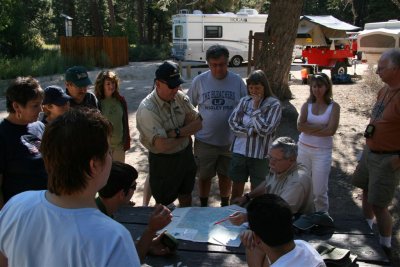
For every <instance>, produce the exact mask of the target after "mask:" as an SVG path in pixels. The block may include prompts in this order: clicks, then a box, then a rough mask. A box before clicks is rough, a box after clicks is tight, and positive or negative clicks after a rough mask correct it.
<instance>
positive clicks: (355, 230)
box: [115, 207, 390, 267]
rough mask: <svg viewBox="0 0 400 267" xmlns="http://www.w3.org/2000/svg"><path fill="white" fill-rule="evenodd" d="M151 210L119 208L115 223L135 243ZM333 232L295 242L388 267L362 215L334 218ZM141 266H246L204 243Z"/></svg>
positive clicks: (238, 255) (230, 251)
mask: <svg viewBox="0 0 400 267" xmlns="http://www.w3.org/2000/svg"><path fill="white" fill-rule="evenodd" d="M152 211H153V208H151V207H123V208H121V209H120V210H119V211H118V212H117V214H115V220H117V221H118V222H120V223H121V224H123V225H124V226H125V227H126V228H127V229H128V230H129V232H130V233H131V235H132V238H133V239H134V240H136V239H137V238H138V237H139V236H140V235H141V234H142V233H143V231H144V230H145V228H146V226H147V222H148V219H149V216H150V214H151V212H152ZM333 219H334V221H335V231H334V232H333V233H329V234H325V235H315V234H301V235H297V236H296V237H295V239H303V240H306V241H308V242H309V243H310V244H312V245H318V244H320V243H328V244H330V245H333V246H336V247H339V248H345V249H349V250H350V251H351V253H352V254H355V255H357V264H358V266H360V267H374V266H390V262H389V260H388V259H387V257H386V255H385V253H384V252H383V250H382V248H381V247H380V245H379V243H378V239H377V237H376V236H374V233H373V232H372V231H371V229H370V228H369V227H368V225H367V223H366V222H365V220H364V219H362V215H361V214H359V215H353V216H352V217H347V218H340V217H334V218H333ZM144 266H177V267H178V266H179V267H183V266H196V267H201V266H229V267H230V266H247V263H246V255H245V249H244V247H243V245H241V246H240V247H238V248H236V247H225V246H219V245H213V244H208V243H198V242H191V241H185V240H179V246H178V249H177V252H176V254H174V255H171V256H168V257H155V256H148V257H146V260H145V265H144Z"/></svg>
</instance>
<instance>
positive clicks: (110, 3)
mask: <svg viewBox="0 0 400 267" xmlns="http://www.w3.org/2000/svg"><path fill="white" fill-rule="evenodd" d="M107 5H108V12H109V13H110V25H111V28H112V29H114V28H115V25H116V23H115V12H114V3H113V0H107Z"/></svg>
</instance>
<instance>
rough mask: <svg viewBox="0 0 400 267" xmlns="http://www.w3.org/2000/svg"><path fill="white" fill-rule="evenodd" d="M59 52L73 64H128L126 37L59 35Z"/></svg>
mask: <svg viewBox="0 0 400 267" xmlns="http://www.w3.org/2000/svg"><path fill="white" fill-rule="evenodd" d="M60 46H61V54H62V55H63V56H64V57H65V58H66V60H68V61H71V63H73V64H92V65H94V66H96V67H117V66H124V65H128V63H129V57H128V38H127V37H92V36H90V37H89V36H81V37H79V36H75V37H65V36H61V37H60Z"/></svg>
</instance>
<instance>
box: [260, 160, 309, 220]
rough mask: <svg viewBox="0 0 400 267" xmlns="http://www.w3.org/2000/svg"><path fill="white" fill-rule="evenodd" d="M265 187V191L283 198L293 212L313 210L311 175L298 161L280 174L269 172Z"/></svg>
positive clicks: (304, 212) (302, 212)
mask: <svg viewBox="0 0 400 267" xmlns="http://www.w3.org/2000/svg"><path fill="white" fill-rule="evenodd" d="M265 188H266V191H267V193H269V194H275V195H278V196H280V197H281V198H283V199H284V200H285V201H286V202H287V203H288V204H289V206H290V208H291V210H292V213H293V214H296V213H301V214H308V213H311V212H314V207H313V193H312V184H311V177H310V176H309V175H308V172H307V169H306V167H305V166H304V165H301V164H300V163H297V164H296V163H295V164H294V165H293V166H292V167H290V168H289V169H288V170H287V171H286V172H284V173H281V174H275V173H272V172H270V174H269V175H268V176H267V178H266V185H265Z"/></svg>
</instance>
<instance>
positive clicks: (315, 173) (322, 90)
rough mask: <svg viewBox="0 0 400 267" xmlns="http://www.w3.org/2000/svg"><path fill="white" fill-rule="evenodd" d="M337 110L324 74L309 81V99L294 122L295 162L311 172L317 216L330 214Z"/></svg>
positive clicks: (328, 82)
mask: <svg viewBox="0 0 400 267" xmlns="http://www.w3.org/2000/svg"><path fill="white" fill-rule="evenodd" d="M339 117H340V106H339V104H338V103H336V102H335V101H333V99H332V82H331V81H330V79H329V77H328V76H327V75H326V74H325V73H317V74H315V75H313V76H312V77H311V79H310V96H309V98H308V100H307V102H306V103H304V104H303V106H302V107H301V111H300V116H299V118H298V121H297V129H298V130H299V131H300V132H301V133H300V136H299V142H298V145H299V153H298V157H297V160H298V161H299V162H300V163H302V164H304V165H305V166H306V167H307V168H308V170H309V171H310V172H311V178H312V187H313V194H314V206H315V211H316V212H327V213H328V212H329V199H328V181H329V173H330V170H331V163H332V148H333V135H334V134H335V133H336V130H337V128H338V126H339Z"/></svg>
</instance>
